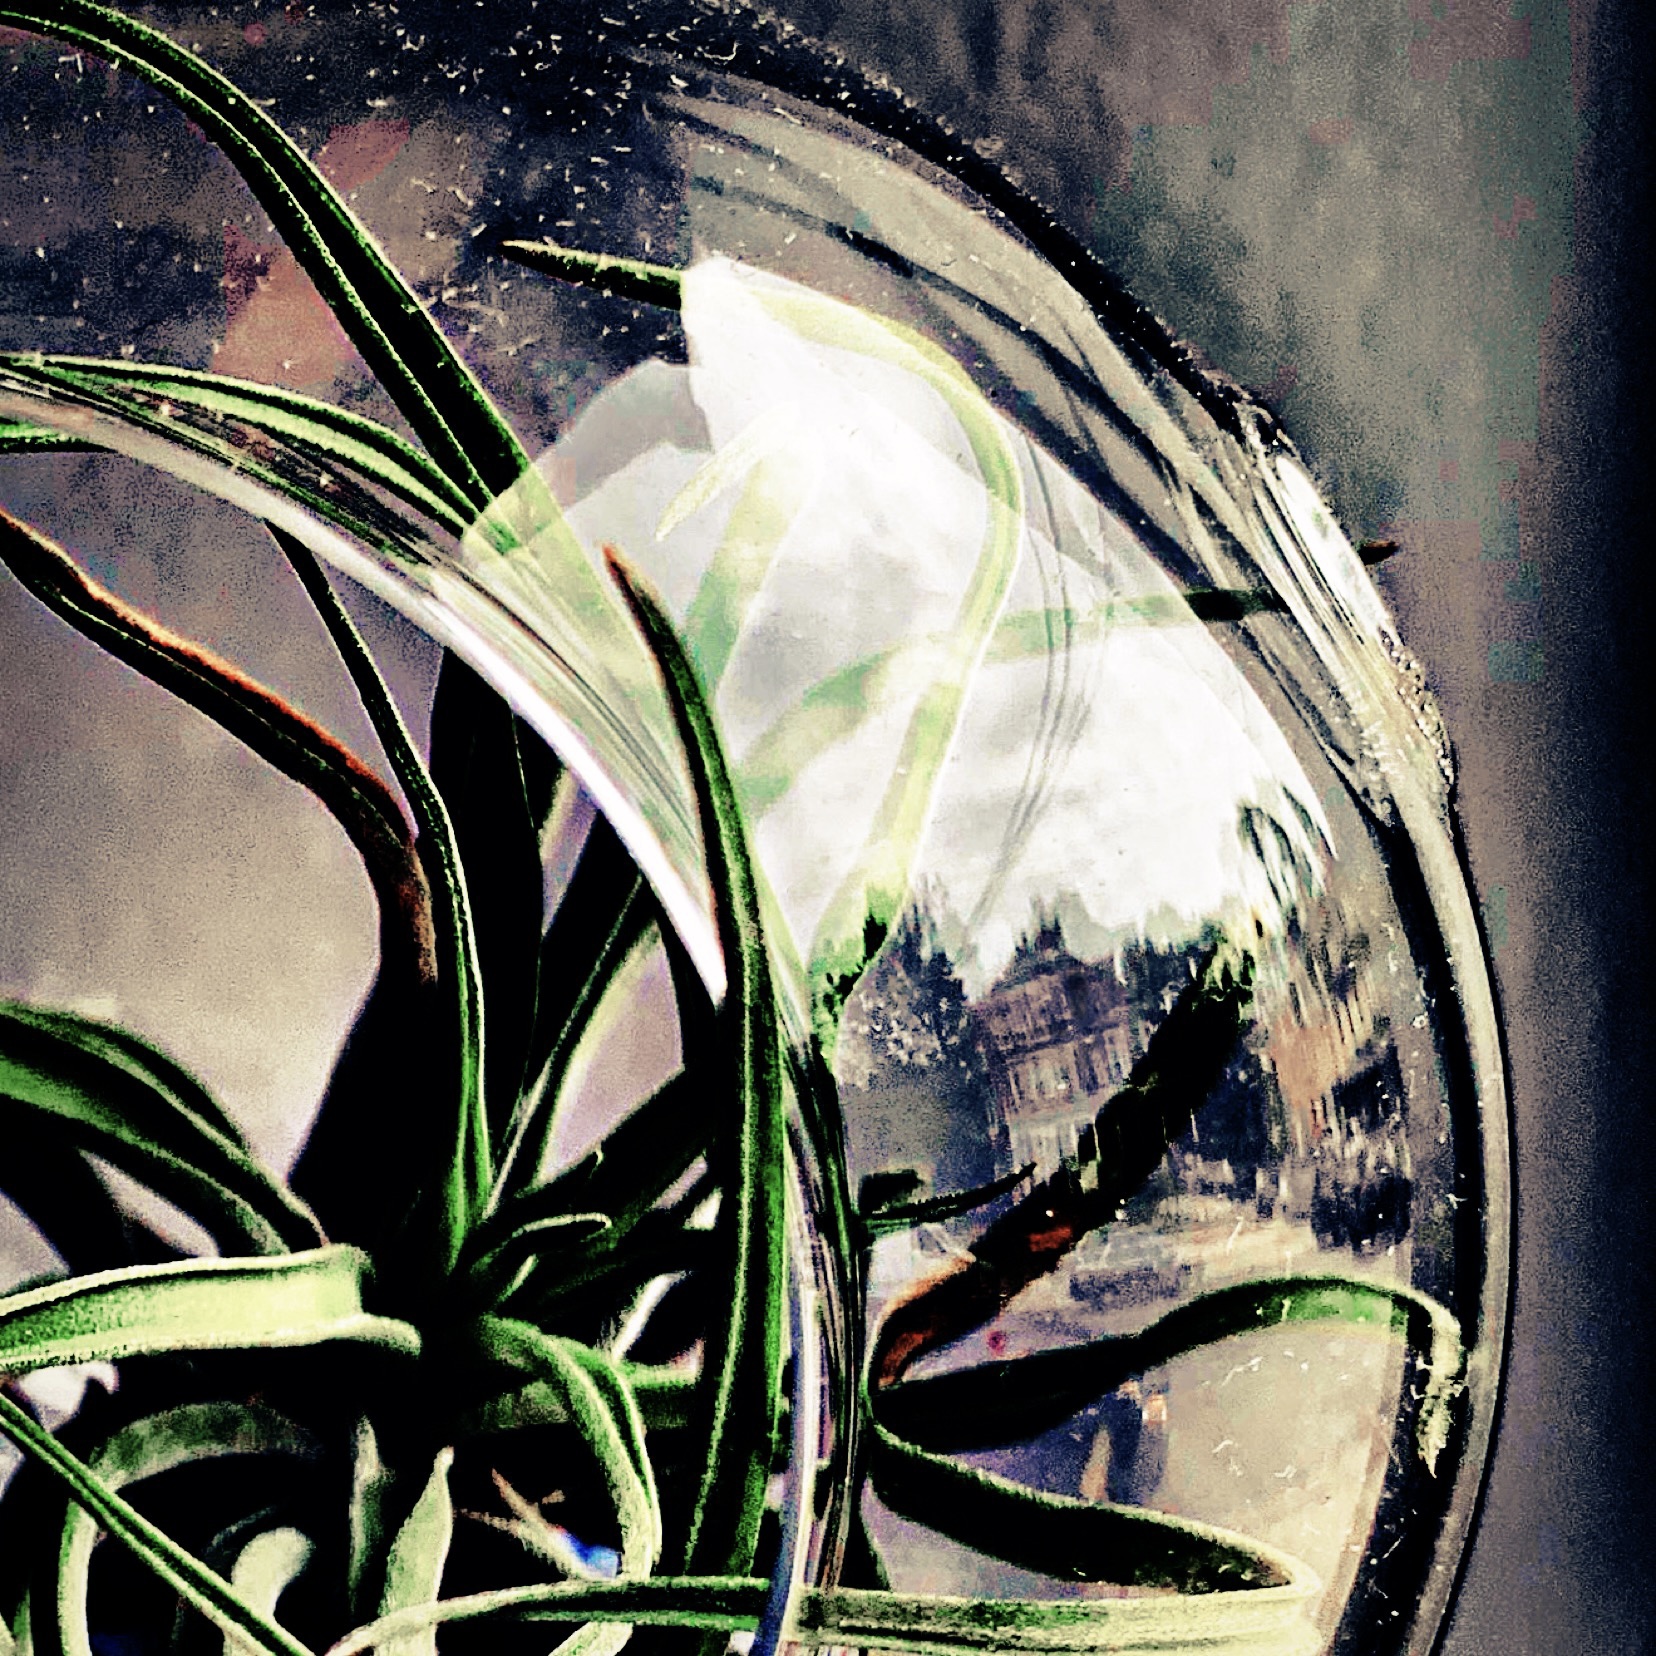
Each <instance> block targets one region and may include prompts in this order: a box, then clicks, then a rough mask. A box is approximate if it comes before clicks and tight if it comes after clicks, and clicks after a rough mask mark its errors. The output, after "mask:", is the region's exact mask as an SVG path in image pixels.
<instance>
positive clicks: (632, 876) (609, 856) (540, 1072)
mask: <svg viewBox="0 0 1656 1656" xmlns="http://www.w3.org/2000/svg"><path fill="white" fill-rule="evenodd" d="M655 917H656V908H655V905H654V903H653V902H652V901H651V899H650V895H649V892H648V889H647V887H646V886H645V884H644V879H643V876H642V875H641V874H640V873H639V871H638V868H637V866H636V864H635V863H634V862H633V859H632V857H631V856H630V855H629V854H628V852H627V848H626V847H625V846H624V845H623V844H622V843H621V840H620V838H619V836H618V835H617V834H616V832H615V830H614V828H612V827H611V826H610V824H609V822H608V820H607V819H606V818H604V817H602V816H597V817H594V818H593V821H592V825H591V827H590V828H589V830H588V832H587V836H586V840H585V842H584V844H583V845H582V847H581V854H580V856H579V858H578V859H577V860H576V863H575V868H574V871H573V873H572V874H571V876H570V880H569V885H568V887H567V888H566V889H565V891H564V893H563V897H562V900H561V901H560V902H559V904H558V907H557V910H556V911H555V912H554V914H553V916H552V922H551V924H550V926H548V927H547V930H546V935H545V937H544V939H543V940H542V942H541V946H540V955H539V961H538V965H537V968H536V981H537V984H538V994H537V1000H536V1004H535V1015H534V1022H533V1024H532V1026H531V1028H530V1033H529V1043H528V1048H527V1052H526V1054H525V1057H524V1066H523V1075H524V1089H523V1093H522V1096H521V1097H520V1098H519V1100H518V1102H517V1106H516V1108H515V1109H514V1111H513V1113H512V1118H511V1120H510V1121H509V1122H508V1124H507V1130H506V1137H505V1148H504V1149H503V1150H502V1152H501V1157H500V1172H499V1175H498V1180H497V1183H498V1189H497V1191H496V1196H495V1200H496V1202H497V1203H498V1202H500V1201H501V1200H504V1199H505V1197H506V1196H507V1195H508V1194H510V1193H513V1192H517V1191H521V1190H525V1189H529V1188H532V1187H533V1186H534V1185H535V1184H536V1183H538V1181H539V1179H540V1173H541V1167H542V1165H543V1164H544V1162H545V1159H546V1153H547V1150H548V1149H549V1147H550V1145H551V1142H552V1133H553V1128H554V1125H555V1122H556V1111H557V1102H558V1096H559V1091H560V1088H561V1086H562V1083H563V1078H564V1074H565V1071H566V1069H567V1066H568V1064H569V1061H570V1059H571V1058H572V1057H573V1056H574V1054H575V1051H576V1049H577V1047H578V1046H579V1045H580V1042H581V1037H582V1035H584V1034H585V1032H586V1030H587V1028H588V1026H589V1025H590V1023H591V1021H592V1018H593V1016H594V1014H595V1013H596V1012H597V1010H598V1008H599V1006H600V1005H601V1004H602V1002H603V999H604V994H605V991H606V990H607V989H608V988H609V987H610V984H611V983H612V982H613V981H614V979H615V977H616V974H617V973H618V972H620V971H621V969H622V966H623V964H624V963H625V961H626V960H627V959H628V957H629V956H630V955H631V954H632V952H633V950H634V949H636V948H637V947H638V946H639V944H640V943H641V942H642V940H643V938H644V936H645V934H646V933H647V932H648V930H649V928H650V926H651V925H652V924H653V923H654V921H655ZM582 1205H583V1206H586V1207H595V1206H597V1204H596V1203H592V1202H588V1203H583V1204H582ZM601 1211H607V1210H601Z"/></svg>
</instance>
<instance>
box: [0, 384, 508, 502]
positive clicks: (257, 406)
mask: <svg viewBox="0 0 1656 1656" xmlns="http://www.w3.org/2000/svg"><path fill="white" fill-rule="evenodd" d="M0 378H7V379H10V380H12V381H14V382H16V383H18V384H20V385H24V386H29V387H31V388H41V389H52V390H58V391H71V392H77V391H78V392H81V393H83V394H86V393H92V394H94V396H95V398H96V402H97V404H98V405H99V406H103V407H106V408H108V409H110V410H111V411H113V412H118V413H125V414H130V415H133V416H136V417H138V418H140V419H143V420H145V421H146V422H166V421H172V422H174V423H175V424H176V423H177V422H180V421H181V420H183V419H184V418H185V417H187V416H190V415H195V416H197V417H198V418H199V419H201V420H204V421H209V422H212V423H213V424H217V425H219V426H221V427H222V426H223V425H225V424H226V423H233V424H234V425H235V426H236V427H240V428H242V429H244V430H247V431H254V432H258V433H260V434H261V435H263V436H266V437H270V438H272V439H274V440H276V441H277V442H280V443H283V444H286V445H288V446H290V447H293V448H295V449H297V450H299V451H300V452H302V453H305V454H307V455H308V456H309V457H310V458H312V459H315V460H318V461H325V462H326V463H327V464H329V465H330V466H336V467H341V468H348V469H350V470H352V471H355V472H356V473H357V474H358V475H360V476H361V477H363V478H365V479H366V480H367V481H369V482H371V483H374V484H377V485H378V486H379V487H380V488H382V489H384V490H386V492H387V493H389V494H391V495H393V496H394V497H395V498H396V499H398V500H401V501H402V502H404V504H406V505H409V506H412V507H413V508H414V509H415V510H416V511H419V512H422V513H424V514H425V515H426V516H427V517H429V518H430V519H432V521H434V522H435V523H437V524H439V525H440V526H441V527H443V528H445V529H447V530H448V531H449V532H450V533H452V534H456V535H458V534H461V533H463V532H464V531H465V529H466V528H467V527H468V526H469V525H470V524H471V523H472V521H473V519H474V518H475V517H476V515H477V513H476V508H475V507H474V506H473V504H472V503H471V501H470V500H469V499H468V498H467V496H466V495H465V493H464V492H463V491H462V490H460V489H458V488H456V487H455V485H454V484H453V483H452V482H451V481H450V480H449V478H448V476H447V474H446V473H445V472H443V471H442V470H441V469H440V468H438V467H437V466H435V465H433V464H432V462H431V461H430V460H429V459H427V457H426V456H425V455H424V454H422V453H421V452H420V450H419V449H417V448H415V447H414V446H413V444H411V443H409V442H407V441H405V440H404V439H403V438H402V437H400V436H398V435H397V433H396V432H394V431H391V430H390V429H388V428H387V427H385V426H382V425H381V424H380V423H379V422H378V421H377V420H370V419H368V418H367V417H366V416H365V415H361V414H354V413H352V412H351V411H350V410H348V409H343V408H340V407H338V406H337V405H336V404H334V403H329V402H322V401H321V400H319V399H318V398H315V397H306V396H302V395H300V394H299V393H298V392H296V391H288V390H286V389H284V388H282V387H279V386H273V385H261V384H257V383H254V382H251V381H247V380H237V379H230V378H227V377H225V376H223V375H220V374H208V373H202V372H200V371H198V370H194V369H188V368H174V367H171V366H168V365H166V364H160V363H140V362H124V361H121V362H117V361H110V360H107V359H104V358H99V357H67V356H39V355H35V354H32V353H31V354H22V353H18V352H0ZM163 428H164V427H163Z"/></svg>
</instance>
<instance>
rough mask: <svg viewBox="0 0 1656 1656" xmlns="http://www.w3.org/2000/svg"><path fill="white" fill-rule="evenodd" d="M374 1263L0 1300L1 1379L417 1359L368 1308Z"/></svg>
mask: <svg viewBox="0 0 1656 1656" xmlns="http://www.w3.org/2000/svg"><path fill="white" fill-rule="evenodd" d="M367 1271H368V1260H367V1257H366V1256H365V1255H364V1254H363V1253H362V1252H361V1251H360V1250H359V1249H356V1248H347V1247H339V1246H335V1247H329V1248H316V1249H313V1250H311V1251H310V1252H308V1253H296V1254H285V1255H282V1256H280V1257H279V1258H275V1259H192V1260H186V1261H183V1262H181V1263H176V1264H164V1265H131V1266H127V1267H126V1268H125V1269H123V1270H119V1271H101V1272H99V1273H97V1274H96V1275H94V1276H85V1277H71V1278H69V1279H68V1280H67V1281H64V1282H53V1283H49V1284H47V1286H45V1287H44V1288H33V1289H29V1290H27V1291H26V1292H24V1293H21V1294H8V1295H5V1296H4V1297H0V1372H9V1373H14V1374H22V1373H27V1372H28V1371H29V1370H31V1369H39V1368H55V1367H59V1366H62V1365H67V1364H72V1363H94V1362H115V1361H119V1360H120V1359H122V1358H124V1357H133V1356H138V1355H142V1354H146V1353H153V1352H168V1351H238V1350H249V1349H253V1348H257V1347H270V1346H310V1345H317V1344H320V1343H321V1342H323V1341H326V1340H362V1341H367V1342H369V1343H372V1344H375V1345H383V1346H386V1347H389V1348H390V1349H392V1350H394V1351H400V1352H403V1353H405V1354H407V1355H410V1356H412V1355H415V1354H416V1353H418V1351H419V1349H420V1337H419V1334H418V1333H417V1332H416V1331H415V1330H414V1329H413V1328H411V1327H410V1326H409V1325H408V1324H407V1323H401V1322H395V1321H393V1320H391V1319H390V1318H386V1317H375V1316H370V1315H369V1314H368V1313H367V1312H365V1311H364V1310H363V1308H362V1286H363V1280H364V1278H365V1276H366V1274H367Z"/></svg>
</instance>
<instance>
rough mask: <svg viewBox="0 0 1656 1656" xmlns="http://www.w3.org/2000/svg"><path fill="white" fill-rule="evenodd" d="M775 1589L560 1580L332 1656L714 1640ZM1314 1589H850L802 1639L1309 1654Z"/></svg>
mask: <svg viewBox="0 0 1656 1656" xmlns="http://www.w3.org/2000/svg"><path fill="white" fill-rule="evenodd" d="M767 1589H768V1583H766V1582H765V1581H764V1580H763V1579H761V1578H757V1577H751V1576H750V1577H743V1576H723V1577H721V1576H690V1577H686V1576H657V1577H656V1578H655V1579H653V1580H651V1581H637V1582H632V1581H618V1582H554V1583H551V1584H549V1585H536V1586H531V1587H512V1588H503V1589H500V1590H498V1591H495V1592H489V1593H475V1594H470V1595H468V1596H466V1597H464V1598H454V1599H445V1600H442V1601H440V1602H438V1603H436V1604H429V1605H424V1606H421V1607H420V1608H419V1609H416V1610H411V1611H406V1612H404V1613H403V1614H401V1615H399V1616H396V1617H391V1618H388V1619H387V1620H386V1621H384V1622H374V1623H370V1624H369V1625H368V1626H366V1627H360V1628H358V1629H357V1630H356V1631H355V1632H353V1633H351V1634H350V1635H349V1636H348V1637H346V1638H344V1639H341V1640H340V1641H339V1643H338V1644H336V1645H334V1646H333V1647H332V1648H331V1649H330V1650H329V1651H328V1652H327V1653H326V1656H360V1653H361V1652H364V1651H369V1650H374V1649H377V1648H380V1647H382V1646H383V1645H384V1644H385V1643H386V1642H387V1641H389V1640H390V1639H392V1638H395V1637H397V1636H398V1635H399V1634H401V1633H403V1632H405V1631H408V1630H410V1629H413V1628H418V1627H423V1626H427V1625H432V1626H441V1625H446V1624H449V1623H456V1624H458V1623H468V1622H469V1623H487V1622H501V1623H503V1624H506V1625H511V1624H513V1623H518V1622H525V1621H529V1622H541V1621H579V1620H583V1619H584V1620H591V1621H598V1620H605V1621H628V1622H637V1623H641V1624H647V1625H651V1626H656V1627H675V1628H686V1629H691V1630H699V1631H706V1632H714V1633H737V1632H744V1631H749V1630H751V1629H752V1628H754V1627H755V1626H757V1624H758V1621H759V1617H760V1615H761V1614H762V1611H763V1606H764V1599H765V1593H766V1591H767ZM1315 1591H1316V1583H1315V1582H1314V1581H1313V1580H1312V1579H1311V1578H1310V1576H1309V1574H1308V1573H1307V1572H1305V1571H1304V1570H1303V1569H1300V1570H1298V1571H1297V1572H1296V1573H1295V1575H1294V1577H1293V1579H1292V1580H1291V1581H1289V1582H1288V1583H1286V1584H1285V1585H1283V1586H1280V1587H1260V1588H1252V1589H1244V1590H1241V1591H1236V1592H1222V1593H1209V1594H1203V1595H1201V1596H1200V1597H1192V1598H1165V1597H1148V1596H1147V1597H1141V1598H1125V1599H1051V1600H1038V1599H981V1598H978V1599H965V1598H945V1597H936V1596H923V1595H918V1594H913V1593H891V1592H884V1591H872V1590H866V1589H855V1588H844V1587H840V1588H833V1589H828V1590H820V1589H819V1590H815V1591H812V1590H807V1591H806V1592H804V1593H802V1594H801V1595H800V1602H799V1608H798V1612H797V1614H796V1617H795V1621H794V1627H793V1638H794V1640H795V1641H796V1642H797V1643H800V1644H804V1645H810V1646H825V1647H828V1648H838V1649H852V1650H857V1649H863V1650H901V1651H911V1652H913V1653H914V1656H954V1653H958V1652H962V1651H984V1652H995V1651H1013V1652H1018V1653H1019V1656H1024V1653H1030V1656H1034V1653H1039V1652H1050V1653H1059V1652H1063V1653H1068V1652H1075V1653H1077V1656H1079V1653H1082V1652H1087V1653H1090V1652H1100V1653H1102V1652H1118V1653H1119V1652H1138V1653H1140V1656H1166V1653H1167V1652H1168V1651H1169V1650H1180V1649H1185V1650H1203V1649H1207V1650H1212V1651H1215V1652H1223V1653H1224V1656H1312V1653H1313V1652H1315V1651H1317V1650H1320V1649H1321V1648H1322V1646H1323V1642H1324V1641H1323V1639H1322V1636H1321V1635H1320V1634H1319V1632H1318V1631H1317V1629H1316V1627H1315V1626H1314V1625H1313V1624H1312V1622H1311V1621H1310V1620H1309V1618H1308V1617H1307V1615H1306V1613H1305V1612H1306V1607H1307V1605H1308V1603H1309V1601H1310V1600H1311V1598H1312V1597H1313V1595H1314V1593H1315Z"/></svg>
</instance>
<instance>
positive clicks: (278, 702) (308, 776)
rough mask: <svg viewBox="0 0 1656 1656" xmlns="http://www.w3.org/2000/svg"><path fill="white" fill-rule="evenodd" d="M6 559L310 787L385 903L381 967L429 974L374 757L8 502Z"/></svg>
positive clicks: (414, 885) (410, 861)
mask: <svg viewBox="0 0 1656 1656" xmlns="http://www.w3.org/2000/svg"><path fill="white" fill-rule="evenodd" d="M0 562H4V563H5V564H6V565H7V566H8V567H9V568H10V569H11V571H12V573H13V574H14V575H16V576H17V578H18V579H19V580H20V581H21V582H22V583H23V585H24V586H25V587H26V588H27V589H28V590H29V592H31V593H32V594H33V595H34V596H35V597H36V598H37V599H39V600H40V602H41V603H43V604H44V605H46V607H47V608H48V609H50V610H51V611H52V613H53V614H54V615H57V616H58V617H59V618H60V619H62V620H64V621H67V622H68V623H69V625H70V626H72V627H74V628H75V629H76V630H77V631H79V632H81V633H82V634H84V635H85V636H86V637H87V638H90V639H91V640H92V641H93V642H94V643H96V644H98V645H101V646H102V647H103V648H104V649H106V650H108V651H109V653H110V654H111V655H113V656H115V658H116V659H117V660H119V661H122V662H124V663H125V664H126V665H127V666H129V667H132V668H134V669H136V670H137V671H138V672H141V673H143V674H144V675H145V676H146V677H147V678H151V679H153V680H154V681H155V682H156V683H157V684H159V685H161V686H162V687H163V688H164V689H167V690H169V691H171V692H172V693H173V694H174V695H176V696H178V697H179V698H180V699H182V700H184V701H186V702H188V703H189V704H190V705H191V706H192V707H195V708H197V709H198V710H199V711H201V712H203V713H205V714H207V716H208V717H210V718H212V719H213V720H215V721H216V722H217V723H218V724H220V725H222V726H223V728H224V729H226V730H227V731H229V732H230V734H231V735H233V736H235V737H237V738H238V739H239V740H240V741H243V742H245V743H246V744H247V745H248V746H249V747H250V748H251V749H252V750H253V751H254V752H255V753H256V754H258V755H259V757H260V758H261V759H264V760H265V761H266V762H267V763H268V764H271V765H273V766H275V768H276V769H277V770H279V771H280V772H281V773H282V774H283V775H284V776H288V777H290V778H292V779H293V780H294V781H296V782H299V783H301V784H303V785H304V786H305V787H307V788H309V789H310V790H311V791H312V792H313V793H314V794H315V795H316V796H317V798H318V799H320V800H321V801H322V803H323V804H324V805H326V806H327V807H328V809H329V810H330V811H331V812H332V813H333V814H334V816H335V817H336V819H337V820H338V821H339V823H340V825H341V827H343V828H344V830H345V832H346V833H347V834H348V835H349V836H350V838H351V842H352V844H353V845H354V846H355V847H356V849H357V852H358V854H359V855H360V856H361V857H362V859H363V864H364V866H365V867H366V869H367V872H368V877H369V880H370V882H371V883H372V885H373V887H374V894H375V897H376V898H377V900H378V902H379V907H380V950H381V965H382V969H384V968H390V969H393V970H398V971H402V972H406V973H407V974H408V975H409V976H410V977H412V978H414V979H416V980H427V981H429V980H430V978H431V976H432V974H433V971H434V965H435V962H434V960H433V958H432V954H431V917H430V894H429V892H428V891H427V889H426V886H425V881H424V877H423V875H422V873H421V870H420V865H419V858H418V856H417V854H416V853H415V850H414V846H413V843H412V840H411V837H410V835H409V832H408V826H407V824H406V823H405V822H404V820H403V816H402V812H401V810H400V808H399V807H398V805H397V802H396V800H395V798H394V797H393V796H392V794H391V792H390V790H389V789H387V787H386V786H385V784H384V783H383V782H382V781H380V779H379V778H378V777H377V776H376V775H374V773H373V772H372V771H371V770H369V769H368V767H367V766H366V765H364V764H363V763H362V762H361V761H360V760H359V759H357V758H356V756H355V755H354V754H352V753H351V752H350V750H349V749H347V748H345V747H343V746H342V745H341V744H340V743H339V742H337V741H336V740H335V739H334V738H333V737H332V736H330V735H329V734H328V733H327V732H326V731H325V730H323V729H322V728H321V727H320V726H319V725H317V724H315V723H314V722H313V721H311V720H309V719H307V718H305V717H304V715H303V714H301V713H299V712H297V711H296V710H295V709H294V708H292V707H290V706H289V705H288V704H287V703H286V702H285V701H283V700H282V698H281V697H280V696H277V695H276V694H275V693H274V692H272V691H270V690H267V689H265V688H264V686H262V685H260V684H256V683H255V682H254V681H253V680H252V679H250V678H248V676H247V675H246V674H245V673H243V672H241V671H240V670H239V669H238V668H236V667H234V666H232V665H231V664H230V663H229V662H227V661H225V660H224V659H223V658H222V657H220V656H218V655H216V654H214V653H213V652H212V651H210V650H207V649H204V648H203V647H201V646H200V645H196V644H192V643H190V642H189V641H188V640H186V639H183V638H180V637H178V636H177V635H176V634H174V633H172V632H169V631H168V630H167V629H166V628H165V627H162V626H160V625H159V624H158V623H156V622H154V621H152V620H151V619H150V618H149V617H147V616H145V615H143V614H142V613H140V612H139V611H138V610H135V609H134V608H132V606H131V605H129V604H127V603H125V602H124V601H122V600H121V599H120V598H117V597H116V596H115V594H113V593H112V592H109V591H108V590H107V589H105V588H104V587H102V586H100V585H99V584H98V583H97V582H96V581H93V580H92V579H90V578H89V577H88V576H87V575H85V574H84V573H83V572H82V571H81V570H80V568H79V567H78V566H77V565H76V563H75V561H74V560H73V559H72V558H71V557H70V556H69V555H68V554H67V553H66V552H65V551H64V550H63V549H62V548H61V547H60V546H58V545H56V544H55V543H54V542H53V541H51V540H50V539H48V538H47V537H46V536H45V535H42V534H41V533H39V532H38V531H37V530H35V529H32V528H30V527H29V525H27V524H25V523H20V522H19V521H18V520H17V519H16V518H14V517H12V516H11V515H10V514H9V513H7V512H5V511H3V510H0Z"/></svg>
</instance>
